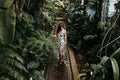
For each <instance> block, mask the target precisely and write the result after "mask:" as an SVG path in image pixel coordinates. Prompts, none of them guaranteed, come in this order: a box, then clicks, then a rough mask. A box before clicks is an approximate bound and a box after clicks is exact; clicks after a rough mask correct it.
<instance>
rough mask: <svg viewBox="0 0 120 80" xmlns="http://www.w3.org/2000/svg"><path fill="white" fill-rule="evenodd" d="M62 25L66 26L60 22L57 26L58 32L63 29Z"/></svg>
mask: <svg viewBox="0 0 120 80" xmlns="http://www.w3.org/2000/svg"><path fill="white" fill-rule="evenodd" d="M62 27H64V25H63V24H62V23H59V25H58V28H57V34H58V33H59V32H60V31H61V30H62Z"/></svg>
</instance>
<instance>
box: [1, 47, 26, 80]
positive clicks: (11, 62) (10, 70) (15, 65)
mask: <svg viewBox="0 0 120 80" xmlns="http://www.w3.org/2000/svg"><path fill="white" fill-rule="evenodd" d="M0 52H1V56H0V77H2V78H3V79H4V77H5V78H9V79H18V80H24V75H22V74H21V72H19V70H21V71H22V72H24V73H27V69H26V68H25V66H24V61H23V58H22V57H21V56H20V55H19V54H18V53H16V52H15V51H13V50H12V49H7V48H1V49H0ZM6 72H7V73H6Z"/></svg>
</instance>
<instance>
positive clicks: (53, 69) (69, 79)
mask: <svg viewBox="0 0 120 80" xmlns="http://www.w3.org/2000/svg"><path fill="white" fill-rule="evenodd" d="M66 56H67V61H68V63H67V65H58V64H57V59H56V58H55V56H51V64H50V65H49V67H48V71H47V72H48V73H47V80H74V78H75V76H76V75H78V74H79V73H78V69H77V64H76V62H75V58H74V54H73V52H72V51H71V50H70V49H67V51H66Z"/></svg>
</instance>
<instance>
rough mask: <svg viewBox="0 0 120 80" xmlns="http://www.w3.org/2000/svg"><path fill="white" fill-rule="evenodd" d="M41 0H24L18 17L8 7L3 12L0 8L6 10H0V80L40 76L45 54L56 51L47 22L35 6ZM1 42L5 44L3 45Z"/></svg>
mask: <svg viewBox="0 0 120 80" xmlns="http://www.w3.org/2000/svg"><path fill="white" fill-rule="evenodd" d="M44 1H45V0H43V1H40V0H36V1H33V0H26V3H25V6H24V8H23V10H25V12H23V14H24V16H22V17H20V16H18V15H17V17H16V16H15V13H14V11H13V10H11V9H6V10H7V11H6V12H7V13H6V12H5V10H2V9H0V11H1V12H5V14H7V15H5V14H3V13H1V14H0V16H1V17H0V20H1V21H0V24H1V25H2V26H0V28H1V29H0V39H1V41H0V53H1V55H0V80H28V78H29V77H30V76H32V77H33V79H35V80H44V77H43V76H42V75H41V73H40V70H43V69H44V67H45V66H46V65H47V64H48V63H49V56H50V55H51V54H54V53H57V52H58V50H57V47H56V46H55V44H54V43H53V42H52V41H51V40H50V38H49V35H50V32H51V31H50V30H51V28H52V27H51V25H50V22H49V21H46V20H45V17H44V16H43V13H42V12H41V11H39V10H38V9H39V8H41V7H42V5H43V3H44ZM8 10H9V11H8ZM29 11H30V12H29ZM36 11H37V12H38V13H37V14H36ZM26 12H27V13H26ZM8 14H9V16H8ZM11 14H12V16H11ZM30 14H32V15H30ZM34 14H35V15H34ZM41 14H42V16H41ZM36 16H39V17H37V18H36ZM13 19H14V20H13ZM36 19H37V20H36ZM6 20H7V22H6ZM39 21H40V22H39ZM38 22H39V24H37V23H38ZM43 22H44V23H43ZM6 24H7V25H6ZM15 24H16V28H15ZM3 29H4V30H3ZM8 34H9V36H8ZM3 39H4V40H3ZM1 43H2V44H1ZM3 43H4V44H6V43H9V44H7V46H6V45H3Z"/></svg>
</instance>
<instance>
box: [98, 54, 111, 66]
mask: <svg viewBox="0 0 120 80" xmlns="http://www.w3.org/2000/svg"><path fill="white" fill-rule="evenodd" d="M108 59H109V57H107V56H103V58H102V59H101V62H100V63H101V64H102V65H104V64H105V63H106V62H107V61H108Z"/></svg>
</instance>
